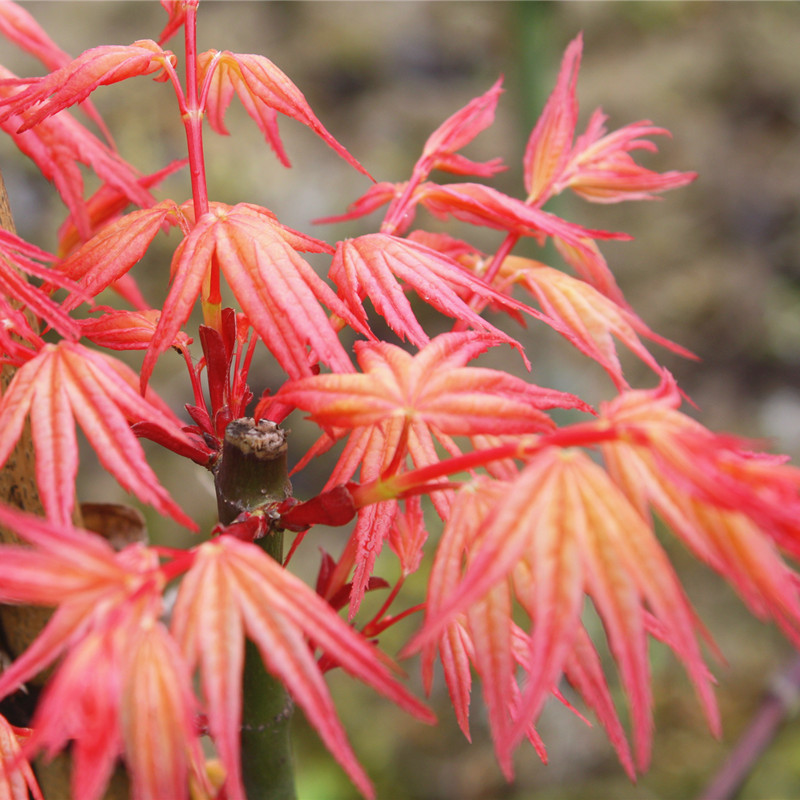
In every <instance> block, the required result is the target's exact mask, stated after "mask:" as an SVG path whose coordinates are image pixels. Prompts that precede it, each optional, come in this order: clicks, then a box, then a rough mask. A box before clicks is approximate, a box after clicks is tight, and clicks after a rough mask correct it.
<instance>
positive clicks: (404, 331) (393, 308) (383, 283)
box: [329, 233, 538, 357]
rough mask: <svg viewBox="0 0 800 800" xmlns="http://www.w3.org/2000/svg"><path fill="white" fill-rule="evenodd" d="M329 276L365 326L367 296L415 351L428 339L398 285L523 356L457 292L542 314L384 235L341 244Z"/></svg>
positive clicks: (421, 248) (424, 250) (448, 262)
mask: <svg viewBox="0 0 800 800" xmlns="http://www.w3.org/2000/svg"><path fill="white" fill-rule="evenodd" d="M329 274H330V277H331V279H332V280H333V281H335V283H336V285H337V286H338V287H339V296H340V297H341V298H342V300H343V301H344V302H345V303H346V304H347V307H348V308H349V309H350V311H351V312H352V314H354V315H355V316H356V318H357V319H358V320H359V321H360V322H361V323H362V324H363V325H366V324H367V316H366V312H365V311H364V308H363V306H362V305H361V301H362V300H363V299H364V298H365V297H369V299H370V300H371V301H372V304H373V305H374V306H375V310H376V311H377V312H378V313H379V314H380V315H381V316H382V317H384V319H385V320H386V322H387V323H388V324H389V327H390V328H391V329H392V330H393V331H394V332H395V333H396V334H397V335H398V336H399V337H400V338H401V339H404V340H405V339H408V340H409V341H411V342H412V343H413V344H415V345H416V346H417V347H423V346H424V345H425V344H427V343H428V340H429V337H428V334H427V333H425V331H424V330H423V328H422V326H421V325H420V323H419V321H418V320H417V318H416V316H415V314H414V311H413V310H412V308H411V303H410V302H409V300H408V298H407V297H406V295H405V291H404V289H403V286H402V285H401V283H400V282H399V281H402V282H403V284H405V285H406V286H408V287H410V288H411V289H413V290H414V292H415V293H416V294H417V295H418V296H419V297H420V298H421V299H422V300H424V301H425V302H426V303H428V304H429V305H431V306H433V307H434V308H435V309H436V310H437V311H440V312H441V313H442V314H445V315H447V316H449V317H452V318H454V319H457V320H460V321H462V322H464V323H466V324H468V325H470V326H472V327H473V328H477V329H478V330H483V331H489V332H491V333H492V334H493V335H495V336H496V337H497V338H498V340H499V341H502V342H506V343H507V344H510V345H512V346H513V347H516V348H517V349H518V350H520V352H522V347H521V345H519V343H517V342H516V341H515V340H514V339H512V338H511V337H510V336H508V335H507V334H505V333H503V332H502V331H500V330H498V329H497V328H495V327H494V326H493V325H491V324H490V323H489V322H487V321H486V320H485V319H483V317H481V316H480V315H479V314H476V313H475V311H473V309H472V308H471V307H470V306H469V305H468V303H466V302H465V301H464V300H463V299H462V298H461V296H460V294H459V292H469V293H472V292H474V293H475V294H477V295H478V296H479V297H482V298H484V299H485V300H487V301H489V302H494V303H497V304H499V305H500V306H501V307H504V308H510V309H513V310H519V309H521V310H524V311H526V312H527V313H529V314H531V315H533V316H537V315H538V312H536V311H534V310H533V309H530V308H529V307H527V306H524V305H522V304H521V303H518V302H516V301H514V300H512V299H511V298H509V297H508V296H506V295H504V294H502V293H501V292H498V291H496V290H495V289H493V288H492V287H491V286H489V285H488V284H487V283H486V282H485V281H482V280H481V279H480V278H477V277H475V276H473V275H470V274H469V273H467V272H466V271H465V270H464V269H462V268H461V267H460V266H459V265H458V264H457V263H456V262H455V261H453V260H452V259H450V258H448V257H447V256H445V255H442V254H441V253H437V252H436V251H435V250H432V249H431V248H429V247H426V246H425V245H422V244H419V243H417V242H413V241H409V240H408V239H402V238H399V237H397V236H391V235H389V234H384V233H373V234H367V235H366V236H359V237H358V238H356V239H348V240H346V241H344V242H340V243H339V245H338V247H337V248H336V253H335V255H334V257H333V261H332V263H331V268H330V273H329ZM523 357H524V356H523Z"/></svg>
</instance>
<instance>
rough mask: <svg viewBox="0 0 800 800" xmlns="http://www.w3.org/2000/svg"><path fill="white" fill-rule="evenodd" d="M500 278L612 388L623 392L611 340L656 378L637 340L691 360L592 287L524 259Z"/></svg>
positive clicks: (654, 365) (512, 261)
mask: <svg viewBox="0 0 800 800" xmlns="http://www.w3.org/2000/svg"><path fill="white" fill-rule="evenodd" d="M500 279H501V280H503V281H505V282H507V283H508V284H518V285H520V286H523V287H524V288H525V289H527V290H528V291H529V292H530V293H531V294H533V296H534V297H536V299H537V300H538V302H539V305H540V306H541V308H542V311H543V312H544V317H543V319H544V321H545V322H547V323H548V324H549V325H550V326H551V327H553V328H554V329H555V330H557V331H558V332H559V333H560V334H562V335H563V336H564V337H565V338H566V339H567V340H568V341H569V342H571V343H572V344H573V345H574V346H575V347H577V348H578V349H579V350H580V351H581V352H582V353H584V354H585V355H587V356H589V358H592V359H594V360H595V361H596V362H597V363H598V364H600V365H601V366H602V367H603V369H604V370H605V371H606V372H607V373H608V374H609V376H610V377H611V379H612V380H613V381H614V384H615V386H616V387H617V388H618V389H620V390H622V389H626V388H628V383H627V381H626V380H625V378H624V377H623V374H622V367H621V365H620V363H619V358H618V356H617V351H616V347H615V346H614V338H617V339H618V340H619V341H621V342H622V343H623V344H624V345H625V346H626V347H628V349H629V350H631V352H633V353H635V354H636V355H637V356H638V357H639V358H640V359H641V360H642V361H644V363H645V364H647V365H648V366H649V367H650V368H651V369H652V370H653V371H654V372H656V373H657V374H658V375H660V374H661V367H660V365H659V364H658V362H657V361H656V360H655V359H654V358H653V356H652V355H651V354H650V352H649V351H648V350H647V349H646V348H645V347H644V345H643V344H642V342H641V340H640V338H639V337H640V336H642V337H645V338H647V339H650V340H652V341H654V342H656V343H658V344H660V345H662V346H664V347H667V348H669V349H670V350H672V352H674V353H678V354H679V355H681V356H684V357H685V358H693V359H694V358H696V356H695V355H694V354H693V353H691V352H690V351H688V350H686V349H685V348H683V347H680V346H679V345H677V344H675V343H674V342H671V341H669V340H668V339H665V338H664V337H662V336H659V335H658V334H656V333H654V332H653V331H652V330H650V328H648V327H647V325H645V323H644V322H643V321H642V320H641V319H640V318H639V317H638V316H637V315H636V314H635V313H634V312H633V311H631V310H630V309H629V308H627V307H625V306H620V305H618V304H617V303H616V302H614V301H613V300H612V299H610V298H609V297H606V296H604V295H602V294H601V293H600V292H599V291H598V290H597V289H595V288H594V287H593V286H590V285H589V284H588V283H585V282H584V281H582V280H578V279H577V278H573V277H571V276H570V275H566V274H565V273H563V272H560V271H559V270H556V269H553V268H552V267H548V266H545V265H544V264H540V263H539V262H537V261H533V260H530V259H527V258H519V257H516V256H509V257H508V258H506V259H505V260H504V261H503V264H502V266H501V268H500Z"/></svg>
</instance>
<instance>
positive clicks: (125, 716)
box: [0, 506, 206, 800]
mask: <svg viewBox="0 0 800 800" xmlns="http://www.w3.org/2000/svg"><path fill="white" fill-rule="evenodd" d="M0 520H1V521H2V524H3V525H4V526H6V527H8V528H10V529H11V530H13V531H14V532H15V533H16V534H17V535H18V536H19V537H20V538H22V539H23V540H25V541H26V542H27V543H28V544H29V545H32V547H21V546H3V547H2V558H1V559H0V598H2V602H4V603H26V604H29V605H42V606H57V608H56V610H55V612H54V613H53V616H52V617H51V618H50V621H49V622H48V623H47V625H46V626H45V628H44V629H43V630H42V632H41V633H40V634H39V636H38V637H37V638H36V639H35V640H34V642H33V643H32V644H31V645H30V647H29V648H28V649H27V650H26V651H25V652H24V653H23V654H22V655H21V656H20V657H19V658H17V660H16V661H14V662H13V663H12V665H11V666H10V667H8V668H7V669H6V670H5V671H4V672H3V674H2V676H0V696H5V695H7V694H9V693H10V692H12V691H14V690H15V689H17V688H18V687H19V686H20V685H21V684H22V683H24V682H25V681H27V680H29V679H30V678H31V677H32V676H33V675H35V674H37V673H38V672H40V671H41V670H42V669H44V668H46V667H47V666H48V665H49V664H51V663H53V662H54V661H56V660H57V659H59V657H63V658H62V660H61V661H60V663H59V664H58V666H57V668H56V671H55V673H54V675H53V676H52V678H51V679H50V680H49V682H48V684H47V687H46V689H45V690H44V693H43V695H42V698H41V700H40V702H39V705H38V707H37V711H36V715H35V718H34V730H35V732H34V734H33V735H32V737H31V739H30V741H29V742H28V744H27V745H26V747H27V748H28V749H29V751H30V752H35V751H43V752H44V753H45V755H46V756H50V757H52V756H53V755H54V754H55V753H57V752H58V751H59V750H62V749H63V748H64V747H66V745H67V743H68V742H69V741H70V740H73V742H74V744H73V747H72V757H73V770H72V781H71V783H72V794H73V796H74V797H81V798H84V800H97V799H98V798H99V797H100V796H101V795H102V793H103V790H104V788H105V786H106V784H107V782H108V780H109V778H110V775H111V771H112V769H113V766H114V762H115V761H116V759H117V758H118V757H119V756H120V755H122V754H123V753H126V763H127V765H128V768H129V769H130V774H131V777H132V783H133V789H134V792H135V794H136V796H137V797H141V798H142V799H143V800H159V798H161V799H163V798H164V797H174V798H176V800H180V799H181V798H187V797H188V782H189V781H188V774H189V772H190V770H191V771H192V772H193V779H194V780H196V781H198V782H199V785H200V786H204V785H205V783H206V781H205V777H204V775H203V773H202V772H201V770H200V769H199V767H200V766H201V765H202V755H201V752H200V747H199V738H198V733H197V730H196V727H195V724H194V716H193V711H194V706H195V701H194V699H193V696H192V690H191V682H190V679H189V673H188V668H187V666H186V664H185V662H183V660H182V657H181V656H180V653H179V651H178V649H177V645H176V644H175V642H174V641H172V640H171V639H170V637H169V634H168V632H167V630H166V628H165V627H164V626H163V624H162V623H160V622H159V621H158V618H159V616H160V615H161V613H162V612H163V608H162V602H161V596H162V592H163V589H164V585H165V583H166V580H165V578H164V577H163V575H161V573H160V571H159V570H158V563H159V562H158V557H157V555H156V554H155V552H153V551H150V550H147V549H145V548H142V547H141V546H139V545H135V546H132V547H128V548H126V549H125V550H123V551H122V552H120V553H115V552H114V551H113V550H112V548H111V546H110V545H109V544H108V542H107V541H105V540H104V539H102V538H101V537H99V536H97V535H95V534H92V533H89V532H88V531H84V530H81V529H77V528H73V527H72V526H71V525H70V524H69V523H66V524H53V523H52V522H49V521H47V520H43V519H40V518H37V517H33V516H30V515H27V514H23V513H22V512H19V511H16V510H14V509H10V508H8V507H5V506H0ZM87 675H90V676H91V680H89V681H87V679H86V676H87ZM145 739H147V741H144V740H145Z"/></svg>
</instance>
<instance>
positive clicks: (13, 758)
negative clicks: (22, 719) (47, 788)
mask: <svg viewBox="0 0 800 800" xmlns="http://www.w3.org/2000/svg"><path fill="white" fill-rule="evenodd" d="M30 734H31V731H30V729H28V728H14V727H13V726H11V725H9V723H8V720H7V719H6V718H5V717H4V716H2V715H1V714H0V797H3V798H7V800H29V798H30V797H31V796H33V799H34V800H44V796H43V795H42V792H41V790H40V789H39V784H37V783H36V776H35V775H34V774H33V770H32V769H31V765H30V764H29V763H28V761H27V759H26V758H25V756H24V754H23V751H22V744H23V743H24V742H25V741H26V740H27V739H28V738H29V737H30ZM29 790H30V794H28V791H29Z"/></svg>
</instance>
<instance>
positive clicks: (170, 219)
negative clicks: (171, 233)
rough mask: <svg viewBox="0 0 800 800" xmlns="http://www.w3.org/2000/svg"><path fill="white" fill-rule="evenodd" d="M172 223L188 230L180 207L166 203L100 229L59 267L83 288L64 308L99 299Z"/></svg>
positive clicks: (127, 216)
mask: <svg viewBox="0 0 800 800" xmlns="http://www.w3.org/2000/svg"><path fill="white" fill-rule="evenodd" d="M170 223H171V224H177V225H181V226H182V227H183V228H184V229H185V230H188V224H187V222H186V220H185V219H184V217H183V215H182V213H181V211H180V208H179V207H178V205H177V204H176V203H175V202H174V201H172V200H164V201H162V202H161V203H157V204H156V205H154V206H152V207H150V208H146V209H141V210H138V211H131V212H130V213H129V214H126V215H125V216H124V217H121V218H120V219H118V220H115V221H114V222H111V223H110V224H108V225H106V226H105V227H103V228H101V230H100V231H99V232H97V233H96V234H95V235H94V236H93V237H92V238H91V239H89V241H87V242H85V243H84V244H83V245H81V247H79V248H78V249H77V250H75V251H74V252H72V253H71V254H70V255H69V256H68V257H67V258H65V259H64V260H63V261H62V262H61V263H60V264H59V265H58V268H59V271H60V272H62V273H63V274H64V275H66V276H67V277H68V278H70V279H71V280H73V281H78V282H79V283H80V287H81V293H74V294H72V295H71V296H70V297H68V298H67V299H66V300H65V301H64V303H63V306H64V307H65V308H67V309H72V308H75V307H77V306H78V305H79V304H80V303H81V301H82V300H83V299H84V298H85V296H86V295H88V296H89V297H96V296H97V295H98V294H100V292H102V291H103V290H104V289H106V288H107V287H108V286H111V285H112V284H113V283H115V282H116V281H118V280H120V279H121V278H123V277H124V276H125V275H126V274H127V273H128V271H129V270H130V269H131V268H132V267H133V266H134V265H135V264H136V263H137V262H138V261H139V260H140V259H141V258H142V257H143V256H144V254H145V253H146V252H147V248H148V247H149V246H150V244H151V242H152V241H153V239H154V238H155V237H156V235H157V234H158V232H159V230H161V228H162V227H163V226H164V225H167V224H170Z"/></svg>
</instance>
